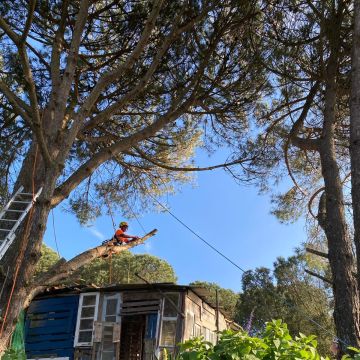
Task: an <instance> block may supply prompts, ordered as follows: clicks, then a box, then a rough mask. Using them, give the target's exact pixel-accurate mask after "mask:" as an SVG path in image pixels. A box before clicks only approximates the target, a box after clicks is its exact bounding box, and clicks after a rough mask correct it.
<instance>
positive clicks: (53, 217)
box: [51, 209, 61, 258]
mask: <svg viewBox="0 0 360 360" xmlns="http://www.w3.org/2000/svg"><path fill="white" fill-rule="evenodd" d="M51 217H52V226H53V233H54V241H55V246H56V252H57V253H58V256H59V258H61V255H60V251H59V246H58V243H57V239H56V230H55V216H54V209H51Z"/></svg>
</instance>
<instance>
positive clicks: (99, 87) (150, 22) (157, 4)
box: [77, 0, 163, 128]
mask: <svg viewBox="0 0 360 360" xmlns="http://www.w3.org/2000/svg"><path fill="white" fill-rule="evenodd" d="M162 3H163V0H155V1H154V5H153V8H152V11H151V13H150V15H149V18H148V19H147V21H146V24H145V27H144V31H143V32H142V34H141V37H140V39H139V42H138V43H137V45H136V47H135V49H134V50H133V51H132V53H131V54H130V55H129V56H128V58H127V59H126V61H125V62H124V63H123V64H121V65H120V66H118V67H117V68H116V69H114V70H112V71H109V72H107V73H105V74H104V75H102V76H101V77H100V79H99V80H98V81H97V83H96V85H95V87H94V88H93V89H92V91H91V93H90V95H89V96H88V97H87V99H86V100H85V102H84V104H83V105H82V107H81V109H80V111H79V114H80V116H78V118H80V119H81V118H84V119H85V118H86V117H87V116H88V114H89V113H90V111H91V109H92V107H93V106H94V104H95V103H96V101H97V99H98V98H99V96H100V94H101V92H102V91H103V90H104V89H105V88H106V87H107V86H109V85H110V84H112V83H113V82H114V81H117V80H118V79H119V78H120V77H121V75H122V74H123V73H124V71H126V70H128V69H130V68H131V67H132V66H133V64H134V63H135V61H136V60H137V59H138V58H139V57H140V55H141V53H142V51H143V50H144V48H145V46H146V44H147V42H148V40H149V38H150V35H151V33H152V30H153V29H154V27H155V22H156V18H157V16H158V14H159V12H160V9H161V6H162ZM77 128H80V125H78V126H77Z"/></svg>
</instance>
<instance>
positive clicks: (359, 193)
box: [350, 0, 360, 289]
mask: <svg viewBox="0 0 360 360" xmlns="http://www.w3.org/2000/svg"><path fill="white" fill-rule="evenodd" d="M351 66H352V69H351V94H350V160H351V196H352V207H353V219H354V230H355V231H354V243H355V248H356V258H357V269H360V1H359V0H355V2H354V34H353V47H352V64H351ZM357 281H358V288H359V289H360V272H359V275H358V277H357Z"/></svg>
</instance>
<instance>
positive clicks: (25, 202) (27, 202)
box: [12, 200, 31, 204]
mask: <svg viewBox="0 0 360 360" xmlns="http://www.w3.org/2000/svg"><path fill="white" fill-rule="evenodd" d="M12 203H19V204H30V203H31V201H18V200H14V201H13V202H12Z"/></svg>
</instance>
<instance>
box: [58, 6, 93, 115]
mask: <svg viewBox="0 0 360 360" xmlns="http://www.w3.org/2000/svg"><path fill="white" fill-rule="evenodd" d="M89 6H90V2H89V0H81V2H80V9H79V12H78V14H77V16H76V21H75V28H74V33H73V36H72V39H71V44H70V49H69V55H68V57H67V62H66V67H65V71H64V75H63V78H62V82H61V84H60V89H59V91H58V94H57V99H54V100H55V101H56V100H57V103H58V106H59V109H58V113H59V114H60V116H61V117H63V113H64V111H65V108H66V101H67V99H68V96H69V93H70V89H71V84H72V83H73V80H74V73H75V69H76V65H77V58H78V55H79V47H80V42H81V36H82V33H83V30H84V27H85V25H86V20H87V17H88V11H89ZM56 56H58V55H56ZM54 60H55V64H56V59H54ZM53 65H54V64H53ZM56 65H58V64H56ZM56 76H57V75H56ZM58 121H59V119H58Z"/></svg>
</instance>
